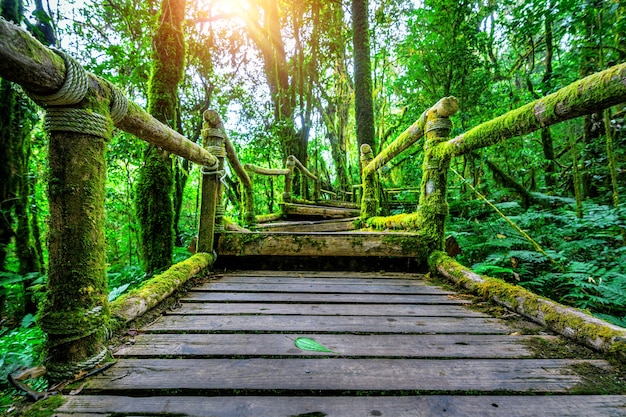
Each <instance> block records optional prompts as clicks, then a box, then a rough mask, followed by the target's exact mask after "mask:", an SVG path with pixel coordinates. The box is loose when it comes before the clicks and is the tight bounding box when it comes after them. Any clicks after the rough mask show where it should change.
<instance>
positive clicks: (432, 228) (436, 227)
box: [414, 97, 458, 252]
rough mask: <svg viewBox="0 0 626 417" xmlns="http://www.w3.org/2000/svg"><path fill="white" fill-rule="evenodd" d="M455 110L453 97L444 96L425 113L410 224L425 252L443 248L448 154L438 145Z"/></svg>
mask: <svg viewBox="0 0 626 417" xmlns="http://www.w3.org/2000/svg"><path fill="white" fill-rule="evenodd" d="M457 110H458V102H457V100H456V98H455V97H445V98H443V99H441V100H439V102H437V104H436V105H434V106H433V107H431V108H430V109H429V110H428V111H427V112H426V123H425V126H424V129H425V131H426V137H425V140H424V161H423V163H422V173H423V174H422V182H421V184H420V197H419V202H418V206H417V211H416V217H415V223H414V227H415V229H416V230H417V231H418V233H419V234H420V236H421V238H422V241H423V243H424V245H426V247H428V248H430V250H429V252H432V251H436V250H441V249H443V244H444V235H445V222H446V217H447V215H448V202H447V199H446V194H447V188H448V168H449V166H450V156H448V155H445V154H443V153H442V152H441V151H440V144H441V143H443V142H445V141H446V138H447V136H448V134H449V133H450V129H451V128H452V123H451V122H450V120H449V116H451V115H453V114H454V113H456V111H457Z"/></svg>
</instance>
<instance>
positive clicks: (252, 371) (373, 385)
mask: <svg viewBox="0 0 626 417" xmlns="http://www.w3.org/2000/svg"><path fill="white" fill-rule="evenodd" d="M582 363H587V364H591V365H594V366H598V367H601V368H604V367H607V366H608V365H607V363H606V362H605V361H578V360H570V359H525V360H517V359H473V360H463V359H450V360H441V359H430V360H423V359H292V358H289V359H257V358H254V359H124V360H120V361H118V363H117V364H116V365H115V366H113V367H112V368H110V369H109V370H107V371H106V372H105V374H104V375H99V376H96V377H94V378H93V379H92V380H90V382H89V385H88V386H87V387H85V389H84V390H83V391H84V392H85V393H91V394H99V393H107V392H110V390H113V391H119V390H124V391H127V392H129V393H132V392H135V393H141V392H154V391H155V390H165V391H168V390H171V389H176V390H178V392H180V393H183V394H184V393H185V392H190V391H196V392H206V393H208V392H211V391H214V390H220V391H222V390H266V389H271V390H274V391H276V390H278V391H282V390H285V391H296V392H298V391H300V392H302V391H306V390H324V391H327V392H328V391H331V392H332V391H342V392H344V391H370V390H372V391H400V390H411V391H413V390H415V391H420V392H432V391H446V392H467V391H472V392H476V391H483V392H487V393H488V392H520V393H524V392H530V391H532V392H535V393H548V392H549V393H567V392H569V391H570V390H571V389H573V388H575V387H576V386H577V385H579V384H581V382H582V380H581V378H580V377H579V376H578V375H576V374H575V373H573V372H572V370H571V368H570V367H571V366H572V365H577V364H582Z"/></svg>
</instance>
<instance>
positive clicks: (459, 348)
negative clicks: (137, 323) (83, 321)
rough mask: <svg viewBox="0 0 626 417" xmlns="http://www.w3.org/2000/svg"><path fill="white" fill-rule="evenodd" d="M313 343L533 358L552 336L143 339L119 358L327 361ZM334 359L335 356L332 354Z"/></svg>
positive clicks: (381, 351) (344, 350)
mask: <svg viewBox="0 0 626 417" xmlns="http://www.w3.org/2000/svg"><path fill="white" fill-rule="evenodd" d="M298 337H309V338H312V339H314V340H316V341H317V342H319V343H321V344H322V345H324V346H326V347H327V348H328V349H331V350H333V351H334V352H338V353H339V354H341V357H377V356H379V357H380V356H382V357H397V358H400V357H404V358H446V357H447V358H529V357H532V356H533V353H532V352H531V350H530V349H529V348H528V342H529V341H530V340H531V339H535V338H542V339H545V340H552V339H554V337H552V336H509V335H458V334H451V335H353V334H295V333H291V334H210V335H207V334H141V335H138V336H137V337H136V338H135V340H134V342H133V344H130V345H124V346H122V347H121V348H120V349H118V350H117V351H116V352H115V357H116V358H123V357H130V356H132V357H159V356H183V357H197V356H202V357H210V356H227V355H233V356H238V357H240V356H272V357H275V356H329V354H328V353H324V352H312V351H304V350H301V349H298V348H296V347H295V345H294V340H295V339H296V338H298ZM330 355H331V356H334V354H330Z"/></svg>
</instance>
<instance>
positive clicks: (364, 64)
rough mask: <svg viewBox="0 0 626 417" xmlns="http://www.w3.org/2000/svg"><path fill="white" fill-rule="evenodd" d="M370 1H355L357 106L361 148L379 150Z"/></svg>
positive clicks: (353, 33) (353, 13)
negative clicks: (374, 96)
mask: <svg viewBox="0 0 626 417" xmlns="http://www.w3.org/2000/svg"><path fill="white" fill-rule="evenodd" d="M368 3H369V2H368V0H352V44H353V47H354V104H355V110H356V137H357V143H358V146H359V148H360V147H361V145H363V144H368V145H370V146H371V147H372V149H376V147H375V142H376V138H375V134H376V133H375V128H374V103H373V100H372V66H371V61H370V38H369V29H368V28H369V22H368V10H367V9H368Z"/></svg>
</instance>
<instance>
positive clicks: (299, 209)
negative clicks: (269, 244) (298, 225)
mask: <svg viewBox="0 0 626 417" xmlns="http://www.w3.org/2000/svg"><path fill="white" fill-rule="evenodd" d="M281 208H282V213H283V215H284V216H285V217H287V218H307V219H311V218H315V219H345V218H348V217H357V216H359V215H360V214H361V211H360V210H359V209H357V208H350V207H332V206H321V205H313V204H292V203H283V204H281Z"/></svg>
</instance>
